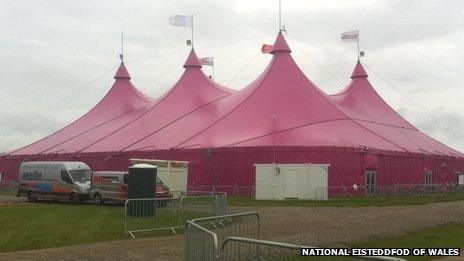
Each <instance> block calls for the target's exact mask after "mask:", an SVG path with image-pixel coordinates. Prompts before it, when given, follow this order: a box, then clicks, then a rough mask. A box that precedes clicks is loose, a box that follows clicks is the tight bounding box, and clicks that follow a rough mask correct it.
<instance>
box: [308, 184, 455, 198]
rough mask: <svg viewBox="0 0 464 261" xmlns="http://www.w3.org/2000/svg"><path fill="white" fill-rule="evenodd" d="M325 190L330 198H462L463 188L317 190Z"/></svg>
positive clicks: (422, 186)
mask: <svg viewBox="0 0 464 261" xmlns="http://www.w3.org/2000/svg"><path fill="white" fill-rule="evenodd" d="M317 189H319V190H324V189H325V190H327V193H328V194H329V196H330V198H337V197H357V196H365V195H370V196H381V197H401V196H425V195H437V196H444V197H445V196H464V186H463V185H458V184H457V183H434V184H394V185H388V186H387V185H376V186H375V187H373V188H371V190H370V192H372V193H367V192H368V191H366V187H365V186H329V187H323V188H317Z"/></svg>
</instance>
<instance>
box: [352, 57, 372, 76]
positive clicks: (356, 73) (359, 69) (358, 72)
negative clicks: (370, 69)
mask: <svg viewBox="0 0 464 261" xmlns="http://www.w3.org/2000/svg"><path fill="white" fill-rule="evenodd" d="M365 77H368V75H367V73H366V71H365V70H364V67H363V66H362V64H361V62H360V61H358V62H357V63H356V67H354V71H353V73H352V74H351V79H354V78H365Z"/></svg>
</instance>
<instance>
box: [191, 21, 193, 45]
mask: <svg viewBox="0 0 464 261" xmlns="http://www.w3.org/2000/svg"><path fill="white" fill-rule="evenodd" d="M191 29H192V49H193V15H192V28H191Z"/></svg>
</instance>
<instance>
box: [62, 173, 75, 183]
mask: <svg viewBox="0 0 464 261" xmlns="http://www.w3.org/2000/svg"><path fill="white" fill-rule="evenodd" d="M61 181H63V182H66V183H73V181H72V180H71V178H70V177H69V174H68V172H67V171H64V170H62V171H61Z"/></svg>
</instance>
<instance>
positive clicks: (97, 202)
mask: <svg viewBox="0 0 464 261" xmlns="http://www.w3.org/2000/svg"><path fill="white" fill-rule="evenodd" d="M93 202H94V203H95V205H101V204H103V199H102V197H101V195H100V194H98V193H97V194H95V196H93Z"/></svg>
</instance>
